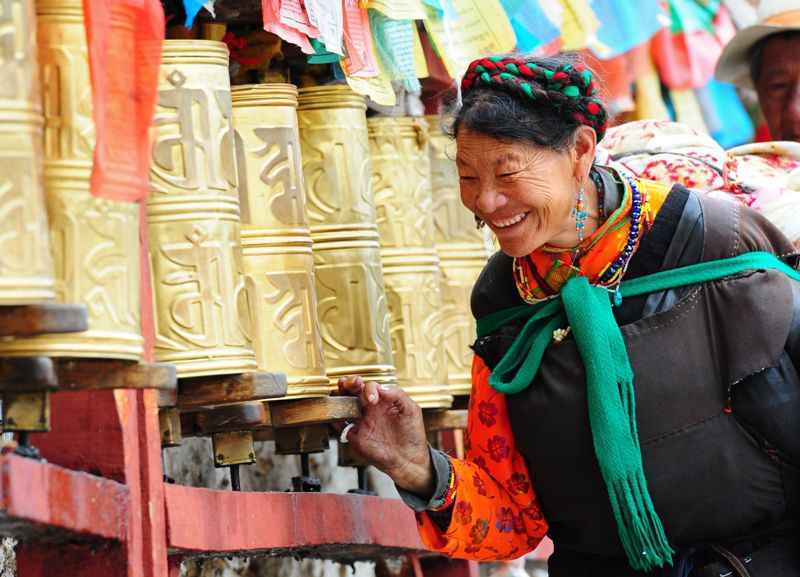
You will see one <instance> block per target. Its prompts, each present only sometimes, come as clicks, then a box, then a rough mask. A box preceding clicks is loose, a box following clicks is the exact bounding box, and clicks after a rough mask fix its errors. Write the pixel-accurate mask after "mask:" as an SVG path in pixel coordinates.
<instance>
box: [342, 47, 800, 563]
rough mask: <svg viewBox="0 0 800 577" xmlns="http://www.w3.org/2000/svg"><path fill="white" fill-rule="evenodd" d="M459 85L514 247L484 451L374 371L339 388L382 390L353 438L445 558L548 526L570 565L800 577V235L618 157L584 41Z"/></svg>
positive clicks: (483, 382)
mask: <svg viewBox="0 0 800 577" xmlns="http://www.w3.org/2000/svg"><path fill="white" fill-rule="evenodd" d="M461 89H462V102H461V105H460V108H459V109H458V110H457V111H456V112H455V114H454V118H453V123H452V126H453V129H452V132H453V136H454V137H455V140H456V143H457V147H458V151H457V155H456V162H457V166H458V171H459V175H460V180H461V198H462V201H463V203H464V205H465V206H466V207H467V208H468V209H469V210H470V211H472V212H473V213H474V214H475V217H476V220H477V221H478V223H479V224H480V223H485V224H486V225H488V226H489V227H490V228H491V229H492V231H493V232H494V233H495V235H496V236H497V238H498V240H499V243H500V248H501V251H500V252H498V253H497V254H496V255H494V256H493V257H492V258H491V259H490V261H489V263H488V265H487V266H486V268H485V269H484V271H483V272H482V274H481V275H480V277H479V279H478V281H477V282H476V284H475V287H474V289H473V293H472V310H473V314H474V316H475V317H476V320H477V327H478V335H477V336H478V338H477V340H476V341H475V343H474V344H473V345H472V349H473V351H474V352H475V356H474V363H473V375H472V385H473V386H472V394H471V398H470V412H469V422H468V430H467V441H466V443H465V444H466V445H467V446H466V459H463V460H459V459H452V458H450V457H448V456H446V455H444V454H443V453H440V452H438V451H435V450H432V449H430V448H429V447H428V446H427V443H426V439H425V431H424V426H423V424H422V418H421V412H420V409H419V407H418V406H416V405H415V404H414V403H413V402H412V401H411V400H410V399H409V398H408V396H407V395H406V394H405V393H404V392H403V391H401V390H400V389H398V388H396V387H387V386H383V387H380V386H378V385H377V384H376V383H373V382H364V381H362V380H361V379H358V378H352V379H351V378H344V379H342V380H341V382H340V383H339V387H340V390H341V392H342V393H344V394H353V395H359V396H361V397H362V400H363V402H364V406H365V409H364V416H363V418H362V419H361V420H360V421H359V422H358V423H357V424H356V425H355V426H354V427H352V428H351V429H350V430H349V432H348V434H346V435H343V436H344V439H343V440H344V441H345V442H350V443H351V444H352V445H353V447H354V449H355V450H356V451H357V452H359V453H360V454H361V455H362V457H363V458H364V459H366V460H367V461H368V462H371V463H372V464H374V465H375V466H377V467H378V468H380V469H382V470H383V471H384V472H386V473H387V474H388V475H389V476H390V477H392V479H393V480H394V482H395V484H396V485H397V487H398V489H399V490H400V494H401V496H402V497H403V499H404V500H405V501H406V503H407V504H408V505H409V506H411V507H412V508H414V509H415V511H416V512H417V519H418V522H419V528H420V534H421V536H422V538H423V540H424V541H425V543H426V544H427V545H428V546H429V547H430V548H431V549H434V550H436V551H440V552H442V553H445V554H447V555H451V556H454V557H461V558H469V559H477V560H493V559H513V558H516V557H520V556H522V555H524V554H525V553H527V552H529V551H531V550H532V549H533V548H535V547H536V546H537V545H538V543H539V542H540V540H541V539H542V538H543V537H544V536H545V535H549V536H550V537H551V538H552V539H553V541H554V543H555V553H554V555H553V556H552V557H551V558H550V560H549V572H550V575H551V577H583V576H586V575H614V576H615V577H632V576H634V575H639V574H642V573H647V574H649V575H653V576H655V575H658V576H669V577H687V576H690V575H691V576H694V577H700V576H701V575H721V574H731V575H733V574H738V575H740V576H747V575H751V576H753V577H765V576H770V577H789V576H792V577H800V558H799V557H798V549H797V547H796V545H795V544H796V540H797V537H798V531H797V518H798V505H797V503H798V499H797V495H798V488H800V475H798V470H800V420H799V419H797V415H798V414H800V378H798V373H797V368H798V367H800V283H798V282H797V279H800V273H797V271H795V270H794V269H793V268H792V266H794V265H795V264H796V263H795V260H796V259H795V258H794V255H793V248H792V245H791V244H790V243H789V242H788V241H787V239H786V238H785V237H783V236H782V235H781V234H780V233H779V232H778V231H777V230H776V229H775V228H774V227H773V226H772V225H770V224H769V223H768V222H767V221H766V220H765V219H764V218H762V217H760V216H759V215H757V214H756V213H754V212H752V211H750V210H749V209H747V208H743V207H741V206H739V205H737V204H734V203H726V202H724V201H716V200H713V199H710V198H707V197H702V196H699V195H697V194H695V193H694V192H691V191H689V190H687V189H686V188H684V187H682V186H679V185H676V186H674V187H672V188H671V189H670V188H668V187H667V186H664V185H660V184H657V183H654V182H649V181H646V180H641V179H637V178H635V177H633V176H632V175H631V174H629V173H628V172H626V171H625V170H624V169H622V168H621V167H617V166H613V165H612V166H600V165H598V164H597V163H596V162H595V149H596V145H597V142H598V141H599V140H601V139H602V138H603V135H604V132H605V125H606V115H605V109H604V107H603V104H602V102H601V101H600V100H599V99H598V97H597V86H596V83H595V79H594V78H593V75H592V73H591V72H590V71H589V70H588V69H586V68H585V67H583V66H582V65H581V63H580V62H578V61H576V60H574V59H572V58H570V57H566V56H564V57H561V56H559V57H555V58H534V57H526V56H500V57H490V58H483V59H480V60H477V61H475V62H473V63H472V64H471V65H470V67H469V69H468V70H467V73H466V74H465V76H464V79H463V81H462V84H461ZM737 255H738V256H737ZM778 257H780V258H782V259H784V261H786V262H784V261H781V260H780V259H779V258H778ZM787 262H788V263H790V265H791V266H787ZM623 296H624V298H623ZM765 367H766V368H765Z"/></svg>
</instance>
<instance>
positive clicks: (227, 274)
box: [147, 40, 256, 377]
mask: <svg viewBox="0 0 800 577" xmlns="http://www.w3.org/2000/svg"><path fill="white" fill-rule="evenodd" d="M232 112H233V109H232V104H231V96H230V85H229V81H228V49H227V47H226V46H225V44H223V43H221V42H214V41H209V40H167V41H165V42H164V53H163V59H162V65H161V71H160V75H159V99H158V106H157V108H156V116H155V119H154V133H155V134H154V136H155V138H154V142H153V149H152V150H153V155H152V164H151V170H150V181H151V186H152V193H151V195H150V198H149V199H148V202H147V211H148V221H149V226H150V258H151V260H152V269H153V284H154V293H155V300H156V358H157V360H158V361H159V362H166V363H172V364H174V365H175V366H176V367H177V370H178V375H179V376H180V377H194V376H201V375H218V374H233V373H243V372H247V371H251V370H254V369H255V368H256V360H255V353H254V351H253V348H252V344H251V339H250V337H249V305H248V303H247V294H246V291H245V283H244V269H243V264H242V258H241V238H240V221H239V192H238V190H237V187H236V167H235V158H234V136H233V125H232V117H233V114H232Z"/></svg>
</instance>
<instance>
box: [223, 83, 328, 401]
mask: <svg viewBox="0 0 800 577" xmlns="http://www.w3.org/2000/svg"><path fill="white" fill-rule="evenodd" d="M232 95H233V115H234V122H235V126H236V159H237V167H238V170H239V196H240V199H241V205H242V222H243V228H242V258H243V262H244V269H245V277H246V286H247V290H248V295H249V300H250V307H251V318H252V326H253V344H254V346H255V352H256V359H257V360H258V367H259V369H261V370H270V371H279V372H282V373H286V375H287V377H288V381H289V388H288V391H287V396H288V397H308V396H318V395H327V394H328V393H329V392H330V391H331V384H330V381H329V380H328V377H327V375H326V373H325V364H324V354H323V352H322V337H321V334H320V326H319V320H318V318H317V295H316V287H315V281H314V257H313V255H312V252H311V234H310V231H309V228H308V224H307V221H306V214H305V190H304V184H303V167H302V162H301V155H300V136H299V132H298V127H297V89H296V88H295V87H294V86H293V85H291V84H262V85H249V86H237V87H235V88H234V89H233V91H232Z"/></svg>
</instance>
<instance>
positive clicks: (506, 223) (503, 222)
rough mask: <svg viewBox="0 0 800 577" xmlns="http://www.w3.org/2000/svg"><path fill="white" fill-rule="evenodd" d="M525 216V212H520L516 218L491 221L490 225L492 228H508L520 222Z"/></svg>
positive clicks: (526, 214)
mask: <svg viewBox="0 0 800 577" xmlns="http://www.w3.org/2000/svg"><path fill="white" fill-rule="evenodd" d="M526 216H528V213H527V212H521V213H519V214H518V215H516V216H512V217H511V218H507V219H504V220H492V221H491V223H492V225H493V226H496V227H497V228H508V227H509V226H512V225H515V224H517V223H518V222H520V221H521V220H523V219H524V218H525V217H526Z"/></svg>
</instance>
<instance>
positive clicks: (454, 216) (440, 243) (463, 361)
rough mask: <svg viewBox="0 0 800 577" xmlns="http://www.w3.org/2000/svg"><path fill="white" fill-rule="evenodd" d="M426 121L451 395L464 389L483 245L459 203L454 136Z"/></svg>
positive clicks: (433, 120) (468, 376)
mask: <svg viewBox="0 0 800 577" xmlns="http://www.w3.org/2000/svg"><path fill="white" fill-rule="evenodd" d="M428 123H429V126H430V158H431V188H432V189H433V208H434V213H433V214H434V235H435V241H436V252H437V254H438V256H439V262H440V266H441V270H442V304H443V307H442V326H443V335H442V338H443V339H444V348H445V355H446V359H447V382H448V389H449V391H450V393H451V394H452V395H453V396H460V395H469V394H470V389H471V381H472V378H471V374H472V350H471V349H470V345H472V343H473V342H474V341H475V319H474V318H473V316H472V311H471V310H470V299H471V296H472V287H473V285H474V284H475V281H476V280H478V275H480V273H481V271H482V270H483V267H484V266H485V265H486V260H487V256H488V253H487V250H486V246H485V241H484V237H483V235H482V234H481V231H479V230H478V229H477V227H476V226H475V221H474V218H473V216H472V214H471V213H470V212H469V211H468V210H467V209H466V208H465V207H464V206H463V205H462V204H461V196H460V193H459V181H458V169H457V168H456V163H455V142H454V141H453V140H452V139H451V138H450V137H449V136H447V135H446V134H444V133H443V132H442V130H441V128H440V119H439V118H438V117H436V116H430V117H428Z"/></svg>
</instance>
